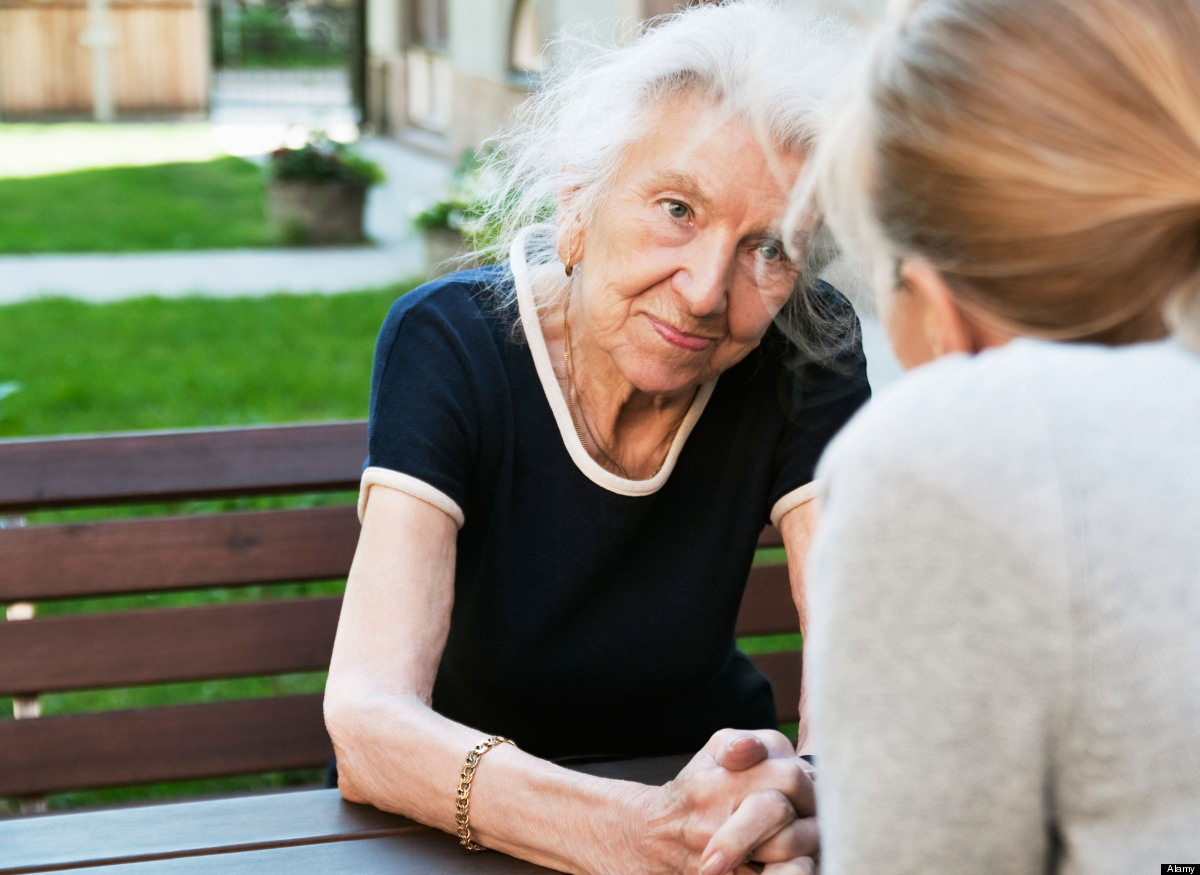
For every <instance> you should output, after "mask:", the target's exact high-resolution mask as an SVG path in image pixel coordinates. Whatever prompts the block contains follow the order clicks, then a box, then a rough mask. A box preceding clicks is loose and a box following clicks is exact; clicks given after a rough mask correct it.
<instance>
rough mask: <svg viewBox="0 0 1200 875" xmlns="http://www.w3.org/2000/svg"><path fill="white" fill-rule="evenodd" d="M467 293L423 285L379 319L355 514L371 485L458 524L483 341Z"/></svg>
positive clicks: (475, 429) (482, 373)
mask: <svg viewBox="0 0 1200 875" xmlns="http://www.w3.org/2000/svg"><path fill="white" fill-rule="evenodd" d="M470 292H471V290H470V288H469V287H465V288H464V287H463V286H462V285H461V284H456V283H445V282H442V283H435V284H430V285H429V286H423V287H422V288H420V289H417V290H416V291H413V292H410V293H409V294H408V295H406V296H405V297H403V298H401V299H400V300H399V301H397V302H396V303H395V304H394V305H393V306H392V309H391V310H390V312H389V313H388V315H387V318H386V319H385V320H384V324H383V327H382V329H381V330H380V333H379V339H378V342H377V344H376V348H375V363H374V368H373V371H372V377H371V404H370V416H369V423H368V432H367V442H368V458H367V465H366V469H365V471H364V477H363V485H362V491H361V494H360V498H359V507H360V514H361V512H362V510H363V509H364V508H365V506H366V502H367V500H368V493H369V490H370V488H371V487H372V486H375V485H384V486H388V487H391V488H394V489H399V490H400V491H403V492H408V493H409V494H412V495H414V496H415V497H417V498H420V499H422V500H424V501H428V502H429V503H430V504H433V505H434V506H436V507H440V508H441V509H442V510H445V511H446V512H447V513H448V514H449V515H450V516H451V517H453V518H454V519H455V522H456V523H458V525H459V526H461V525H462V523H463V521H464V518H465V514H466V512H467V511H468V508H467V506H466V505H467V496H468V494H469V490H468V478H469V473H470V471H471V470H472V467H473V464H474V457H475V453H476V448H477V446H478V435H479V430H480V424H479V413H480V409H479V408H480V405H479V398H480V393H481V392H485V391H486V386H485V385H484V382H483V380H485V379H486V372H487V366H488V362H489V359H488V355H487V354H488V346H489V342H490V334H489V332H488V328H487V323H486V322H485V321H484V319H483V317H482V314H481V313H480V311H479V308H478V306H477V305H476V303H475V302H474V300H473V298H472V295H471V293H470ZM493 370H494V366H493Z"/></svg>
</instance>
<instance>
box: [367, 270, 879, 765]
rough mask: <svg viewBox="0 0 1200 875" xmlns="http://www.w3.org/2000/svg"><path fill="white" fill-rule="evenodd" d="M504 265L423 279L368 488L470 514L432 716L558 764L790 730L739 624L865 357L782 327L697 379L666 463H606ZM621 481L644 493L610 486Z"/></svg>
mask: <svg viewBox="0 0 1200 875" xmlns="http://www.w3.org/2000/svg"><path fill="white" fill-rule="evenodd" d="M506 275H507V274H506V271H504V269H503V268H485V269H481V270H476V271H469V272H465V273H460V274H456V275H453V276H450V277H445V278H443V279H440V280H437V281H435V282H432V283H429V284H427V285H425V286H422V287H421V288H419V289H417V290H415V291H413V292H410V293H409V294H407V295H405V296H404V297H402V298H401V299H399V300H398V301H397V302H396V303H395V304H394V305H393V306H392V308H391V311H390V312H389V313H388V316H387V319H386V321H385V322H384V325H383V328H382V330H381V332H380V335H379V341H378V345H377V347H376V353H375V366H374V374H373V377H372V385H371V408H370V430H369V451H370V456H369V459H368V463H367V464H368V466H369V469H368V472H367V477H366V478H364V484H365V483H368V482H370V479H371V473H372V471H376V472H378V471H379V469H383V472H382V473H383V474H384V478H383V480H381V481H380V482H387V476H389V475H390V474H391V472H397V473H398V474H399V475H402V476H401V477H400V478H399V482H400V486H399V488H406V487H405V485H404V483H405V482H410V483H415V484H416V485H417V486H419V487H422V488H425V489H426V490H428V487H432V490H434V492H433V495H434V503H435V504H439V506H443V507H448V508H449V509H448V512H451V513H452V515H454V516H456V517H459V518H460V519H461V520H462V522H461V528H460V529H459V533H458V545H457V565H456V574H455V582H454V586H455V594H454V609H453V614H452V616H451V622H450V633H449V639H448V641H447V642H446V648H445V652H444V654H443V656H442V661H441V665H440V667H439V669H438V674H437V680H436V683H435V686H434V691H433V707H434V709H435V710H436V711H438V712H439V713H441V714H443V715H445V716H447V717H449V718H451V719H453V720H456V721H459V722H462V723H465V724H467V725H469V726H473V727H475V728H477V729H479V730H480V731H481V732H484V733H487V734H498V735H504V736H507V737H509V738H513V739H515V740H516V741H517V743H518V744H519V745H520V746H521V747H522V748H524V749H525V750H528V751H530V752H532V753H534V754H537V755H539V756H543V757H548V758H563V757H575V756H630V755H650V754H658V753H668V752H683V751H694V750H696V749H698V748H699V747H700V746H702V745H703V743H704V742H705V741H707V739H708V737H709V736H710V735H711V734H712V733H713V732H714V731H716V730H717V729H720V728H722V727H726V726H733V727H739V728H765V727H774V726H775V725H776V715H775V709H774V705H773V703H772V697H771V691H770V687H769V685H768V683H767V681H766V679H765V678H763V677H762V675H760V674H759V673H758V672H757V671H756V670H755V669H754V667H753V666H752V665H751V663H750V662H749V660H748V659H747V658H746V657H745V656H744V655H742V654H741V653H740V652H738V651H737V650H736V649H735V647H734V635H733V629H734V622H735V620H736V617H737V612H738V606H739V604H740V601H741V597H742V590H743V588H744V585H745V581H746V576H747V573H748V571H749V568H750V564H751V561H752V559H753V556H754V550H755V543H756V541H757V538H758V535H759V533H760V532H761V530H762V528H763V526H764V525H765V524H766V522H767V521H768V514H769V513H770V510H771V508H772V507H773V506H774V504H775V503H776V502H777V501H779V499H780V498H782V497H784V496H786V495H787V494H788V493H790V492H792V491H793V490H795V489H797V488H799V487H802V486H804V485H805V484H807V483H808V482H810V481H811V480H812V477H813V469H814V467H815V464H816V462H817V459H818V457H819V456H820V454H821V452H822V450H823V449H824V447H825V445H826V443H827V442H828V441H829V440H830V438H832V436H833V435H834V433H835V432H836V431H837V430H838V429H839V428H840V427H841V426H842V424H843V423H844V422H845V421H846V420H847V419H848V418H849V417H850V415H851V414H852V413H853V412H854V411H855V410H856V409H857V408H858V407H859V406H860V405H861V404H862V403H863V402H864V401H865V400H866V398H867V397H868V395H869V393H870V390H869V389H868V387H867V381H866V372H865V362H864V360H863V358H862V355H861V350H858V349H856V350H855V351H854V352H853V353H852V354H851V355H850V356H849V357H848V361H847V362H843V363H842V365H843V369H842V370H841V371H840V372H839V371H838V370H836V369H826V368H823V367H819V366H817V365H814V364H811V363H806V364H797V363H796V362H795V359H796V356H795V353H794V352H789V347H788V346H787V344H786V343H785V342H784V341H783V339H782V337H781V336H780V335H779V334H778V333H777V332H776V331H775V329H774V328H772V329H771V330H770V331H769V332H768V335H767V337H766V338H764V341H763V343H762V344H760V346H759V347H758V348H757V349H756V350H754V351H753V352H751V353H750V354H749V355H748V356H747V357H746V358H745V359H744V360H742V361H741V362H740V363H738V364H737V365H735V366H734V367H733V368H731V369H729V370H728V371H726V372H725V373H724V374H722V375H721V376H720V377H719V378H718V380H717V381H716V384H715V387H713V388H712V389H711V396H709V395H708V391H709V390H708V389H702V390H701V392H700V393H698V397H700V396H701V395H702V396H704V397H706V398H707V404H706V405H702V407H703V411H702V413H700V415H699V418H698V419H696V418H695V417H693V419H694V423H689V424H688V426H686V427H684V428H681V430H680V432H681V434H680V436H678V437H677V438H676V443H677V445H678V446H677V447H676V448H675V449H673V451H672V453H673V454H674V458H672V457H671V456H669V457H668V463H667V465H666V466H664V470H663V471H662V472H661V473H660V475H658V476H656V477H655V478H653V479H652V480H651V481H649V482H648V483H647V482H641V483H633V482H630V481H624V480H621V479H620V478H616V477H615V475H611V474H608V473H607V472H604V473H603V474H601V475H596V474H595V471H592V473H591V474H589V473H588V471H589V470H590V469H589V467H588V466H589V465H590V466H591V467H592V468H594V469H595V470H599V466H596V465H595V464H594V463H593V462H592V461H591V460H590V459H588V460H586V463H583V464H581V462H580V460H579V458H578V456H579V455H580V454H581V453H582V449H581V448H580V447H578V446H577V447H575V449H574V452H575V454H576V455H575V456H573V455H572V452H571V450H569V449H568V444H569V440H568V439H569V438H573V431H571V429H570V426H569V424H566V423H564V421H563V415H564V414H563V411H564V410H565V408H563V407H562V406H561V404H560V402H561V392H559V391H558V390H557V388H556V387H555V388H554V390H553V391H554V392H556V393H557V394H558V400H557V401H555V402H553V403H552V402H551V401H550V400H548V394H547V392H548V386H549V383H548V382H547V375H546V369H547V368H548V367H549V364H548V359H546V352H545V345H544V343H543V342H542V340H541V333H540V328H539V327H538V326H537V325H536V324H535V325H532V326H531V325H529V319H528V318H526V319H525V320H523V321H524V323H525V333H524V334H523V333H522V331H521V330H520V329H518V330H515V331H514V328H513V324H512V322H513V319H512V316H511V315H505V314H502V313H498V312H497V311H496V309H495V307H494V306H493V305H492V303H491V302H492V301H493V300H494V296H493V295H492V293H491V291H490V289H489V286H490V285H491V284H493V283H496V282H503V281H505V280H504V277H505V276H506ZM507 281H509V282H511V281H512V280H511V278H509V279H508V280H507ZM518 285H520V281H518ZM828 292H829V294H831V295H836V292H833V291H832V290H831V289H830V290H828ZM521 294H527V290H524V289H522V290H521ZM528 306H529V304H528V302H527V301H523V302H522V308H523V313H524V314H525V315H526V316H528V315H529V313H530V312H531V311H528V310H526V309H525V308H527V307H528ZM846 306H848V305H846ZM534 321H535V322H536V320H534ZM539 356H540V361H541V367H542V371H541V372H540V373H539V368H538V364H537V361H538V360H539V359H538V357H539ZM789 358H791V359H792V360H793V361H791V362H789ZM554 405H557V412H558V414H559V415H558V416H557V418H556V409H555V406H554ZM694 407H696V405H694ZM697 409H698V408H697ZM688 428H690V433H686V432H687V429H688ZM574 440H575V441H577V439H574ZM614 480H617V481H620V483H621V484H627V485H628V486H629V489H624V488H623V487H621V486H620V485H618V486H617V487H616V491H614V489H612V488H609V487H608V486H606V485H601V484H602V483H606V484H609V485H611V484H612V482H613V481H614ZM598 481H599V482H598ZM389 485H395V484H394V483H391V484H389ZM364 488H367V487H366V486H364ZM419 492H420V489H417V490H415V491H414V494H418V493H419ZM421 497H426V498H427V499H428V495H422V496H421ZM402 583H403V582H402V581H397V585H402Z"/></svg>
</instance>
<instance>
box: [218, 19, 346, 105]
mask: <svg viewBox="0 0 1200 875" xmlns="http://www.w3.org/2000/svg"><path fill="white" fill-rule="evenodd" d="M210 8H211V14H212V28H211V33H212V43H213V85H212V111H213V114H214V116H216V117H222V116H224V117H226V118H230V117H234V118H239V119H242V120H245V121H256V120H265V121H284V122H287V123H289V124H306V125H308V126H309V127H321V126H329V125H331V124H337V123H339V122H344V121H347V120H349V121H352V122H353V123H355V124H357V123H358V122H359V121H360V120H361V118H362V112H361V108H362V104H363V95H362V82H363V76H362V70H363V64H364V50H363V49H364V44H365V41H364V36H365V34H364V20H365V17H364V12H365V3H364V2H363V0H311V2H309V0H266V2H262V0H259V2H254V0H213V5H212V6H211V7H210Z"/></svg>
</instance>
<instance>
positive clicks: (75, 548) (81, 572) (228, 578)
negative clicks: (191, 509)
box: [0, 506, 359, 602]
mask: <svg viewBox="0 0 1200 875" xmlns="http://www.w3.org/2000/svg"><path fill="white" fill-rule="evenodd" d="M358 531H359V526H358V518H357V517H356V515H355V510H354V508H353V507H349V506H342V507H323V508H305V509H299V510H272V511H247V512H237V513H220V514H209V515H202V516H188V517H161V518H158V519H139V520H111V521H104V522H94V523H75V524H65V525H46V526H27V527H24V528H15V529H0V556H3V557H4V561H3V562H2V563H0V602H12V601H21V600H25V599H28V600H40V599H51V598H80V597H87V596H94V595H114V594H123V593H137V592H165V591H169V590H177V589H197V588H203V587H215V586H241V585H243V584H254V583H277V582H284V581H306V580H324V579H328V578H337V577H345V576H346V570H347V569H348V568H349V567H350V560H351V559H352V558H354V547H355V544H356V542H357V540H358Z"/></svg>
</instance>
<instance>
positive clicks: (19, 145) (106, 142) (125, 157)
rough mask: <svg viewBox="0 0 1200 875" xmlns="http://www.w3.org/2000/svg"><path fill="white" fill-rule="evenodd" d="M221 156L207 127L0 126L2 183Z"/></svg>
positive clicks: (175, 125) (177, 125) (223, 150)
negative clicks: (72, 172)
mask: <svg viewBox="0 0 1200 875" xmlns="http://www.w3.org/2000/svg"><path fill="white" fill-rule="evenodd" d="M224 154H226V152H225V149H224V147H223V146H222V144H221V143H219V142H218V141H217V139H216V138H215V136H214V134H213V127H212V126H211V125H208V124H179V123H172V124H127V123H121V124H112V125H98V124H93V123H90V122H87V123H72V124H0V155H3V156H4V160H3V161H0V179H9V178H21V177H30V176H47V175H50V174H55V173H65V172H67V171H69V170H82V169H84V168H88V167H132V166H137V165H145V164H173V163H181V162H186V163H190V162H197V161H211V160H212V159H214V158H219V157H221V156H222V155H224Z"/></svg>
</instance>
